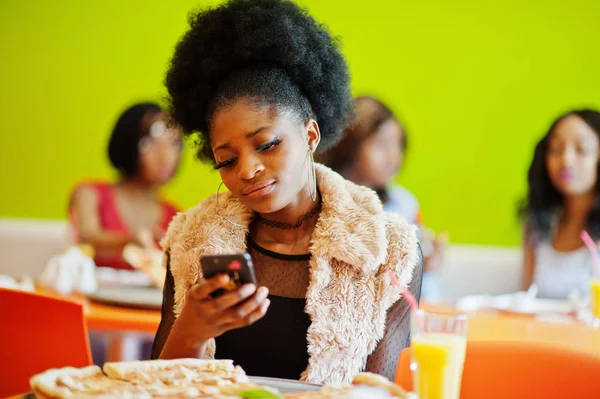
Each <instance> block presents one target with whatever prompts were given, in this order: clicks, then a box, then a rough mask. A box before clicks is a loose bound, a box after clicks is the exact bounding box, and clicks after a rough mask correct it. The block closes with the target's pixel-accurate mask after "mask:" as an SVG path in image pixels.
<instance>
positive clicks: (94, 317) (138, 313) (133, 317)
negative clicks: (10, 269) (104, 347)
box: [36, 287, 160, 334]
mask: <svg viewBox="0 0 600 399" xmlns="http://www.w3.org/2000/svg"><path fill="white" fill-rule="evenodd" d="M36 292H37V293H40V294H43V295H48V296H53V297H58V298H64V299H69V300H72V301H75V302H78V303H81V304H82V305H83V308H84V314H85V318H86V321H87V324H88V328H89V329H90V330H104V331H118V332H123V331H127V332H138V333H151V334H154V333H156V330H157V329H158V324H159V323H160V311H159V310H148V309H135V308H128V307H122V306H115V305H107V304H102V303H97V302H93V301H90V300H89V299H87V298H86V297H85V296H81V295H69V296H66V297H65V296H61V295H59V294H56V293H53V292H50V291H48V290H45V289H43V288H41V287H36Z"/></svg>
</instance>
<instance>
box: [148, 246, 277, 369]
mask: <svg viewBox="0 0 600 399" xmlns="http://www.w3.org/2000/svg"><path fill="white" fill-rule="evenodd" d="M165 256H166V269H167V272H166V277H165V285H164V289H163V303H162V317H161V321H160V325H159V326H158V331H157V332H156V337H155V339H154V344H153V345H152V358H153V359H157V358H161V359H178V358H204V357H205V353H206V349H207V348H208V345H207V344H208V343H209V340H210V339H211V338H216V337H218V336H219V335H221V334H223V333H224V332H226V331H229V330H232V329H236V328H242V327H245V326H247V325H250V324H252V323H254V322H256V321H257V320H259V319H261V318H262V317H263V316H264V315H265V313H266V311H267V309H268V307H269V304H270V300H269V299H268V298H267V296H268V295H269V290H268V289H267V288H265V287H260V288H258V289H257V287H255V286H254V285H252V284H245V285H243V286H241V287H239V288H237V289H235V290H234V291H232V292H229V293H226V294H224V295H221V296H220V297H218V298H212V297H211V296H210V294H211V293H213V292H215V291H216V290H218V289H222V288H224V287H226V286H227V285H228V284H229V282H230V279H229V277H228V276H227V275H218V276H215V277H211V278H209V279H207V280H204V281H203V282H201V283H198V284H195V285H194V286H192V287H191V288H190V289H189V290H188V292H187V293H186V300H185V303H184V305H183V309H182V310H181V314H180V315H179V317H177V318H176V317H175V314H174V311H173V304H174V298H175V283H174V279H173V275H172V273H171V267H170V261H171V259H170V254H169V251H166V252H165Z"/></svg>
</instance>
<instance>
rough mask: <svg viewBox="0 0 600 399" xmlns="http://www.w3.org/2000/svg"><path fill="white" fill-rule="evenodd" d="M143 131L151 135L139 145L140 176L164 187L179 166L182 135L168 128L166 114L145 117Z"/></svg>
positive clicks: (144, 137)
mask: <svg viewBox="0 0 600 399" xmlns="http://www.w3.org/2000/svg"><path fill="white" fill-rule="evenodd" d="M142 131H146V132H149V134H148V135H146V136H143V137H142V138H141V139H140V141H139V145H138V148H139V165H140V169H139V170H140V173H139V176H140V177H141V178H142V179H143V180H144V181H145V182H147V183H148V184H150V185H158V186H161V185H164V184H166V183H168V182H169V180H171V178H172V177H173V175H174V174H175V171H176V170H177V167H178V166H179V160H180V157H181V133H180V132H179V131H177V130H175V129H172V128H169V127H167V125H166V117H165V114H164V113H158V114H151V115H148V116H146V117H144V119H143V120H142Z"/></svg>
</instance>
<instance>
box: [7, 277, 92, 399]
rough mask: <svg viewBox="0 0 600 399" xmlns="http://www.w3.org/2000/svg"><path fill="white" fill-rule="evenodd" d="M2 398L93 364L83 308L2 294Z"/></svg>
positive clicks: (14, 293) (36, 297) (26, 295)
mask: <svg viewBox="0 0 600 399" xmlns="http://www.w3.org/2000/svg"><path fill="white" fill-rule="evenodd" d="M0 323H1V326H0V397H5V396H11V395H16V394H18V393H23V392H27V391H29V390H30V387H29V378H30V377H31V376H32V375H34V374H37V373H39V372H42V371H45V370H47V369H50V368H56V367H65V366H73V367H83V366H88V365H90V364H91V363H92V356H91V353H90V345H89V342H88V338H87V336H88V335H87V326H86V324H85V321H84V318H83V308H82V306H81V305H80V304H77V303H75V302H71V301H65V300H62V299H57V298H51V297H47V296H42V295H38V294H33V293H28V292H22V291H14V290H7V289H2V288H0Z"/></svg>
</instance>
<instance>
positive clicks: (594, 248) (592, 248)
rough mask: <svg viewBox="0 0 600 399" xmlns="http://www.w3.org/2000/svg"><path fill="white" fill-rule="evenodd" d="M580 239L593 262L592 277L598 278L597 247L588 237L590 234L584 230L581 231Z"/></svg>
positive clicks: (598, 260) (599, 275)
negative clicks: (590, 254)
mask: <svg viewBox="0 0 600 399" xmlns="http://www.w3.org/2000/svg"><path fill="white" fill-rule="evenodd" d="M581 239H582V240H583V242H584V244H585V245H586V246H587V247H588V249H589V250H590V252H591V253H592V260H593V261H594V275H595V276H596V277H600V256H598V246H597V245H596V243H595V242H594V240H593V239H592V237H591V236H590V233H588V232H587V231H585V230H581Z"/></svg>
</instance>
